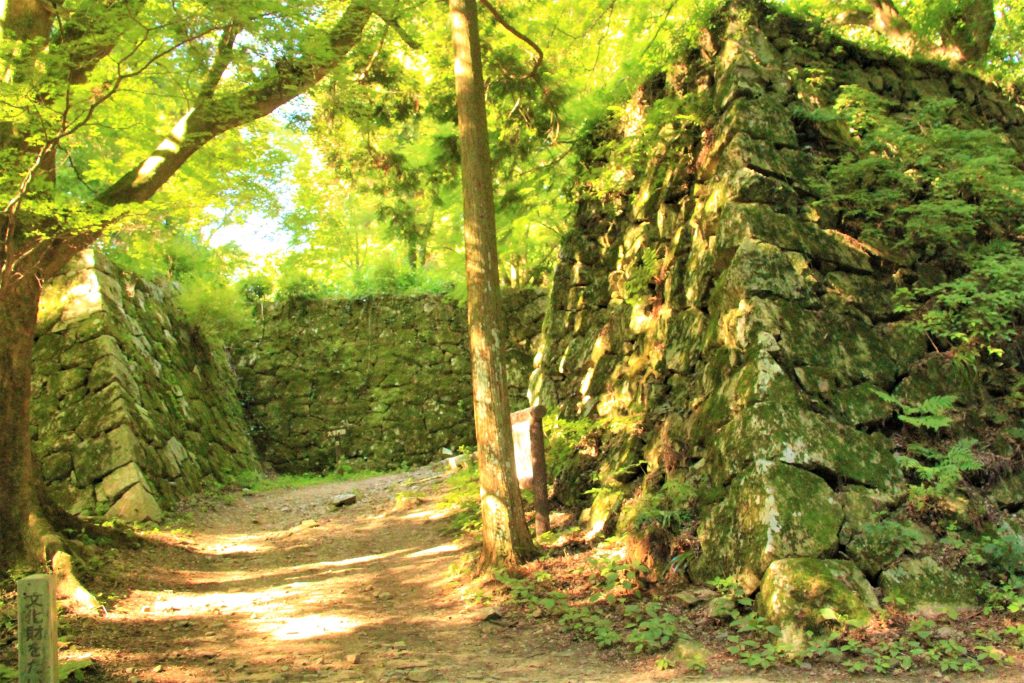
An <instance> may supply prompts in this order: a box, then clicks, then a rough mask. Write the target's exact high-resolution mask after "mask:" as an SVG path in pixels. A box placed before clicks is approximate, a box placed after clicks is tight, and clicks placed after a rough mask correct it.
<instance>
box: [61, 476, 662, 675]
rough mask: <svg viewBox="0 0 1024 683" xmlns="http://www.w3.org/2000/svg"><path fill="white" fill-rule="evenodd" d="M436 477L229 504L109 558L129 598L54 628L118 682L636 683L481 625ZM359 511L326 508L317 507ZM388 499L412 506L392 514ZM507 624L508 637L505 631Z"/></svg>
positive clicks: (541, 636) (613, 663)
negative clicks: (337, 498) (342, 498)
mask: <svg viewBox="0 0 1024 683" xmlns="http://www.w3.org/2000/svg"><path fill="white" fill-rule="evenodd" d="M439 483H440V477H439V476H438V472H437V470H432V469H429V468H423V469H421V470H418V471H416V472H412V473H401V474H393V475H387V476H383V477H377V478H374V479H368V480H365V481H362V482H356V483H330V484H322V485H317V486H312V487H308V488H303V489H299V490H281V491H271V492H265V493H260V494H257V495H253V496H248V497H241V498H239V499H238V500H236V501H234V502H232V503H230V504H227V505H225V506H222V507H220V508H218V509H216V510H213V511H209V512H197V513H195V515H194V524H195V530H194V531H191V532H178V533H164V534H158V536H157V539H155V540H157V541H159V542H156V543H149V544H147V545H146V546H145V547H144V548H143V549H142V550H141V551H138V552H126V553H123V554H122V555H123V559H122V560H121V562H123V563H124V566H120V567H117V570H118V571H120V572H121V573H122V574H121V575H122V576H123V577H124V584H125V585H126V586H130V587H131V589H130V592H129V593H128V594H127V595H126V596H125V597H124V598H123V599H121V600H119V601H117V602H116V603H115V604H114V605H113V607H112V609H111V610H110V611H109V613H108V614H107V615H106V617H104V618H97V619H76V620H73V621H72V622H71V623H70V624H69V626H70V627H71V628H70V633H71V635H72V640H73V641H74V649H75V650H76V651H80V652H83V653H87V654H88V655H90V656H91V657H92V658H93V659H94V660H95V661H96V662H97V663H98V664H99V665H100V667H101V668H102V670H103V672H104V676H105V677H107V680H117V681H129V680H138V681H161V682H167V681H282V682H284V681H288V682H290V681H349V680H353V681H355V680H365V681H435V680H436V681H472V680H484V681H486V680H501V681H629V680H635V681H641V680H650V679H651V678H652V677H653V676H654V672H651V671H648V672H644V671H638V670H634V669H635V668H638V667H639V668H645V667H644V665H643V664H642V663H632V664H631V663H627V662H623V661H622V660H621V658H620V657H615V658H612V657H609V656H608V655H606V654H604V653H601V652H599V651H597V650H596V649H594V648H591V647H589V646H587V645H584V644H575V643H571V642H570V641H568V640H567V639H566V638H565V637H564V636H563V635H562V634H560V633H559V632H558V631H557V629H556V627H555V626H554V625H551V624H545V623H540V622H537V621H535V620H532V619H519V620H518V621H515V620H511V619H499V620H498V621H497V622H496V623H492V622H490V621H485V620H482V619H481V612H482V608H481V607H480V605H479V604H474V603H472V601H469V600H466V599H464V598H463V597H462V593H463V591H462V590H461V588H462V587H463V585H464V579H459V578H453V577H452V576H451V572H450V569H449V567H450V566H451V564H452V563H453V561H455V560H456V559H457V557H458V556H459V555H460V553H462V551H463V549H462V548H460V547H459V546H458V545H456V544H455V542H454V541H453V536H452V534H451V532H449V531H448V530H447V528H446V526H445V522H444V520H443V517H444V515H445V512H444V510H443V508H442V507H440V506H439V505H438V502H437V498H438V494H437V489H438V484H439ZM348 491H352V492H355V493H356V494H357V496H358V502H357V503H356V504H355V505H354V506H351V507H346V508H341V509H335V508H334V507H333V506H332V505H331V498H332V496H334V495H336V494H338V493H342V492H348ZM401 491H407V492H409V493H410V494H411V495H412V496H413V497H414V498H413V504H412V505H411V506H409V505H407V506H403V507H405V508H406V509H403V510H401V511H396V510H395V509H394V499H395V496H396V494H398V493H399V492H401ZM508 621H511V622H512V623H505V622H508Z"/></svg>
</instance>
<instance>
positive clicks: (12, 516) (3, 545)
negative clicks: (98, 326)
mask: <svg viewBox="0 0 1024 683" xmlns="http://www.w3.org/2000/svg"><path fill="white" fill-rule="evenodd" d="M38 304H39V283H38V282H37V281H36V280H35V278H31V277H23V278H20V279H18V280H16V281H14V282H9V283H7V284H5V285H4V286H3V288H2V289H0V471H2V472H4V473H5V475H6V476H5V479H6V481H7V483H6V486H5V491H4V498H5V502H4V504H3V505H0V567H2V568H10V567H13V566H15V565H16V564H18V563H22V562H25V561H26V560H28V559H29V558H30V557H31V556H32V555H35V551H36V550H37V548H36V547H34V546H35V543H34V542H32V541H30V538H31V535H30V533H29V525H30V524H33V523H36V518H38V517H39V510H40V505H39V500H40V491H39V485H40V483H41V479H40V478H39V477H38V476H37V472H36V471H35V468H36V464H35V461H34V460H33V459H32V444H31V440H30V435H29V427H28V416H29V397H30V395H31V392H32V343H33V339H34V337H35V329H36V309H37V307H38ZM39 559H40V560H42V559H43V558H42V557H40V558H39Z"/></svg>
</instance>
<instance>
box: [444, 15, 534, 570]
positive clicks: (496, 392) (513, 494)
mask: <svg viewBox="0 0 1024 683" xmlns="http://www.w3.org/2000/svg"><path fill="white" fill-rule="evenodd" d="M449 8H450V10H451V20H452V42H453V44H454V48H455V94H456V105H457V107H458V112H459V140H460V143H461V148H462V155H461V156H462V202H463V213H464V222H463V230H464V232H465V239H466V285H467V290H468V294H467V302H466V303H467V309H468V315H469V348H470V359H471V365H472V375H473V417H474V422H475V425H476V444H477V460H478V462H479V465H480V515H481V521H482V523H483V541H484V548H483V553H482V555H481V558H480V559H481V563H482V564H484V565H492V566H493V565H501V564H504V565H507V566H514V565H517V564H521V563H522V562H524V561H525V560H528V559H530V558H531V557H532V556H533V555H534V546H533V541H532V539H531V538H530V532H529V530H528V529H527V527H526V518H525V516H524V514H523V499H522V496H521V495H520V493H519V485H518V482H517V480H516V475H515V460H514V456H513V452H512V421H511V417H510V413H509V407H508V388H507V386H506V384H505V368H504V365H503V362H502V358H501V352H502V336H503V335H502V327H503V326H502V324H501V298H500V297H501V292H500V289H499V286H498V238H497V231H496V228H495V218H494V187H493V180H492V177H491V155H490V150H489V149H488V141H487V112H486V109H485V106H484V84H483V74H482V66H481V60H480V36H479V28H478V25H477V13H476V0H449Z"/></svg>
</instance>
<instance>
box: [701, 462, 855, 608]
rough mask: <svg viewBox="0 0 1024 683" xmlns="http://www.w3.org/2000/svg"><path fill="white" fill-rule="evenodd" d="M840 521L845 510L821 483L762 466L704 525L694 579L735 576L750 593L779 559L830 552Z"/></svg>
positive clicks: (801, 473) (788, 469) (784, 468)
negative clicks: (769, 566) (770, 566)
mask: <svg viewBox="0 0 1024 683" xmlns="http://www.w3.org/2000/svg"><path fill="white" fill-rule="evenodd" d="M842 521H843V512H842V508H840V506H839V503H838V501H837V500H836V499H835V496H833V494H832V491H831V489H830V488H829V487H828V484H826V483H825V481H824V480H823V479H821V478H820V477H818V476H817V475H814V474H812V473H810V472H808V471H806V470H803V469H800V468H797V467H793V466H791V465H784V464H780V463H772V462H765V461H759V462H757V463H755V464H754V465H753V467H752V468H751V470H750V471H749V472H747V473H746V474H745V475H743V476H742V477H740V478H738V479H737V480H736V481H735V482H733V483H732V484H731V485H730V486H729V488H728V492H727V493H726V496H725V499H724V500H723V501H722V502H721V503H719V504H718V505H716V506H715V507H713V508H712V509H711V510H710V511H709V512H708V513H707V515H706V516H705V518H704V519H703V521H702V522H701V524H700V528H699V531H698V537H699V538H700V542H701V555H700V557H699V558H698V559H697V561H696V563H695V565H694V569H693V574H694V577H695V578H696V579H698V580H700V581H709V580H711V579H714V578H717V577H728V576H732V577H735V578H737V580H738V581H739V582H740V584H741V585H742V586H743V587H744V588H745V590H747V592H749V593H752V592H754V590H756V589H757V586H758V585H759V584H760V581H761V575H762V574H763V573H764V571H765V569H767V568H768V565H770V564H771V563H772V562H774V561H775V560H776V559H781V558H788V557H819V556H821V555H826V554H828V553H830V552H832V551H833V550H834V549H835V548H836V545H837V543H838V535H839V528H840V526H841V524H842Z"/></svg>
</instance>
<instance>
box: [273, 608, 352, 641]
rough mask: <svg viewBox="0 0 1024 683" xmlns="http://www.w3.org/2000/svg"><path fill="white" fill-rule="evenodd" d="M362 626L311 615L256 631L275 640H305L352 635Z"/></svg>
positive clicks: (336, 618)
mask: <svg viewBox="0 0 1024 683" xmlns="http://www.w3.org/2000/svg"><path fill="white" fill-rule="evenodd" d="M362 624H363V622H362V621H359V620H356V619H347V618H345V617H339V616H331V615H320V614H311V615H307V616H302V617H290V618H287V619H283V620H281V623H279V624H278V623H271V624H261V625H260V626H258V627H257V630H258V631H260V632H262V633H266V634H268V635H270V636H272V637H273V638H274V639H276V640H307V639H309V638H321V637H323V636H330V635H342V634H345V633H352V632H353V631H355V630H356V629H357V628H358V627H359V626H361V625H362Z"/></svg>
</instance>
